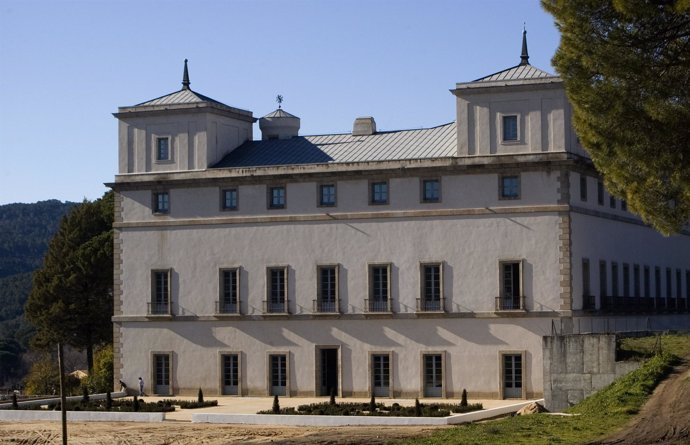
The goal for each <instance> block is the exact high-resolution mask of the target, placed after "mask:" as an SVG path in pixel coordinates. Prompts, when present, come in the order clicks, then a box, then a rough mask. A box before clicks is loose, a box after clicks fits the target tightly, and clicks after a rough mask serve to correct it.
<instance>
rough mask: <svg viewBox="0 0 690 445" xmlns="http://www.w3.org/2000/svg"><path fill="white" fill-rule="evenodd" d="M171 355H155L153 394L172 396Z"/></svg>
mask: <svg viewBox="0 0 690 445" xmlns="http://www.w3.org/2000/svg"><path fill="white" fill-rule="evenodd" d="M170 389H171V388H170V354H153V392H154V393H155V394H157V395H165V396H167V395H170V394H172V391H171V390H170Z"/></svg>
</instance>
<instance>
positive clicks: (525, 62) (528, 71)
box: [457, 29, 560, 88]
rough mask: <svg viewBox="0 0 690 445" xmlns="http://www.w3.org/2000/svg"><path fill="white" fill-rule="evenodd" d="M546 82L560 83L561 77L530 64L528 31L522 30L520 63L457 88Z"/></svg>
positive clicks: (463, 83)
mask: <svg viewBox="0 0 690 445" xmlns="http://www.w3.org/2000/svg"><path fill="white" fill-rule="evenodd" d="M542 81H545V82H560V77H558V76H556V75H554V74H551V73H548V72H546V71H544V70H541V69H539V68H537V67H535V66H532V65H530V63H529V53H528V51H527V30H526V29H523V30H522V51H521V53H520V63H519V64H517V65H515V66H512V67H510V68H506V69H504V70H501V71H498V72H496V73H493V74H489V75H488V76H484V77H480V78H479V79H475V80H473V81H471V82H460V83H458V84H457V88H473V87H475V88H476V87H481V86H489V85H477V84H492V86H493V84H494V83H497V82H498V83H500V84H515V83H525V82H526V83H535V82H537V83H541V82H542Z"/></svg>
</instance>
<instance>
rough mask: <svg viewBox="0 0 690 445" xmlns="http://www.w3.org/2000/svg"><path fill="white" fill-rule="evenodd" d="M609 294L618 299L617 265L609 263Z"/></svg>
mask: <svg viewBox="0 0 690 445" xmlns="http://www.w3.org/2000/svg"><path fill="white" fill-rule="evenodd" d="M611 294H612V296H614V297H620V295H619V294H618V263H615V262H612V263H611Z"/></svg>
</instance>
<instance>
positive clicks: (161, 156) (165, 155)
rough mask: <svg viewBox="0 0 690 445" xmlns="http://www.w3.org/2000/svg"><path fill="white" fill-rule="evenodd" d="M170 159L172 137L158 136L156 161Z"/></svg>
mask: <svg viewBox="0 0 690 445" xmlns="http://www.w3.org/2000/svg"><path fill="white" fill-rule="evenodd" d="M169 160H170V138H169V137H163V138H156V161H169Z"/></svg>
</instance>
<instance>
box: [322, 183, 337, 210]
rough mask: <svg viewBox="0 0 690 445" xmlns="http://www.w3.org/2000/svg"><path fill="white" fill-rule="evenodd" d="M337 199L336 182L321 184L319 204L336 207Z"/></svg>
mask: <svg viewBox="0 0 690 445" xmlns="http://www.w3.org/2000/svg"><path fill="white" fill-rule="evenodd" d="M335 199H336V194H335V184H319V206H321V207H334V206H335V202H336V201H335Z"/></svg>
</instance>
